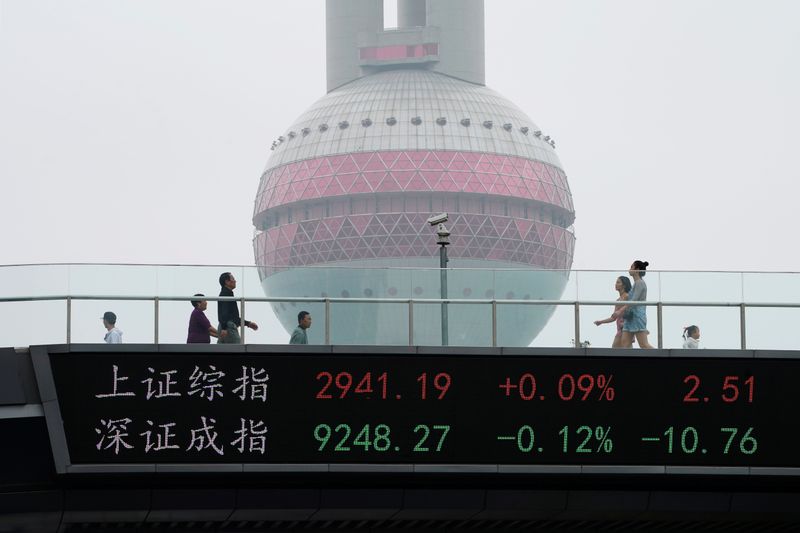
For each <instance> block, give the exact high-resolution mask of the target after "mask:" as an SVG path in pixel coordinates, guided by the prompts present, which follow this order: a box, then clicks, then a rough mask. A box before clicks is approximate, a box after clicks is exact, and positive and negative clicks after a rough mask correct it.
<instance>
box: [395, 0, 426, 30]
mask: <svg viewBox="0 0 800 533" xmlns="http://www.w3.org/2000/svg"><path fill="white" fill-rule="evenodd" d="M427 3H428V2H427V0H397V26H398V27H399V28H416V27H421V26H425V25H427V9H428V6H427Z"/></svg>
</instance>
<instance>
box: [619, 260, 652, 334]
mask: <svg viewBox="0 0 800 533" xmlns="http://www.w3.org/2000/svg"><path fill="white" fill-rule="evenodd" d="M649 265H650V263H648V262H647V261H638V260H637V261H634V262H633V264H632V265H631V268H630V270H629V271H628V273H629V274H630V276H631V277H632V278H633V290H631V292H630V295H629V296H628V301H631V302H645V301H647V283H645V281H644V279H643V278H644V275H645V274H646V273H647V272H646V270H647V267H648V266H649ZM622 318H623V324H622V347H623V348H630V347H631V346H633V339H634V338H635V339H636V342H638V343H639V346H640V347H641V348H646V349H653V347H652V346H651V345H650V342H649V341H648V340H647V336H648V335H649V334H650V332H649V331H647V310H646V309H645V306H644V305H626V306H625V307H624V308H623V310H622Z"/></svg>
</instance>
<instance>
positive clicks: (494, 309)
mask: <svg viewBox="0 0 800 533" xmlns="http://www.w3.org/2000/svg"><path fill="white" fill-rule="evenodd" d="M495 346H497V300H492V347H493V348H494V347H495Z"/></svg>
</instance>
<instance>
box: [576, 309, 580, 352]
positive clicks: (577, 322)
mask: <svg viewBox="0 0 800 533" xmlns="http://www.w3.org/2000/svg"><path fill="white" fill-rule="evenodd" d="M575 347H576V348H580V347H581V304H579V303H578V302H575Z"/></svg>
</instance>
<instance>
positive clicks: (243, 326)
mask: <svg viewBox="0 0 800 533" xmlns="http://www.w3.org/2000/svg"><path fill="white" fill-rule="evenodd" d="M244 317H245V314H244V296H242V325H241V326H240V327H241V329H242V334H241V338H242V344H244V333H245V331H246V330H247V326H245V325H244V321H245V318H244Z"/></svg>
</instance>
